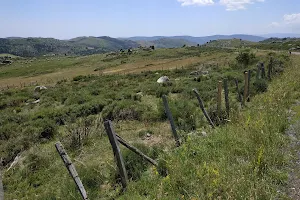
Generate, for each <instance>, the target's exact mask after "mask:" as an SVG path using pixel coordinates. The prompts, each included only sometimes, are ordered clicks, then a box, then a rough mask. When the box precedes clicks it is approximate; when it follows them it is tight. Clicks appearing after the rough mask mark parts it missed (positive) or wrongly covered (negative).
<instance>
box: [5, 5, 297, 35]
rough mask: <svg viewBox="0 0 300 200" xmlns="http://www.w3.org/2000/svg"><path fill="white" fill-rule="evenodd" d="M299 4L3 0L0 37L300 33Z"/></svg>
mask: <svg viewBox="0 0 300 200" xmlns="http://www.w3.org/2000/svg"><path fill="white" fill-rule="evenodd" d="M299 1H300V0H0V37H2V38H3V37H12V36H18V37H52V38H58V39H70V38H74V37H78V36H110V37H131V36H175V35H191V36H207V35H215V34H226V35H229V34H253V35H262V34H267V33H297V34H300V2H299Z"/></svg>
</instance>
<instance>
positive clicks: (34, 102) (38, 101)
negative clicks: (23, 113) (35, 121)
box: [32, 99, 41, 104]
mask: <svg viewBox="0 0 300 200" xmlns="http://www.w3.org/2000/svg"><path fill="white" fill-rule="evenodd" d="M40 101H41V100H40V99H38V100H36V101H33V102H32V103H33V104H37V103H40Z"/></svg>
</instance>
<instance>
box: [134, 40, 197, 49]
mask: <svg viewBox="0 0 300 200" xmlns="http://www.w3.org/2000/svg"><path fill="white" fill-rule="evenodd" d="M136 42H137V43H138V44H140V45H141V46H152V45H154V46H155V47H156V48H178V47H182V46H183V45H188V46H192V45H197V43H194V42H190V41H188V40H184V39H175V38H160V39H157V40H153V41H152V40H151V41H150V40H142V41H136Z"/></svg>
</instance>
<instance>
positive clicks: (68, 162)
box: [55, 142, 88, 200]
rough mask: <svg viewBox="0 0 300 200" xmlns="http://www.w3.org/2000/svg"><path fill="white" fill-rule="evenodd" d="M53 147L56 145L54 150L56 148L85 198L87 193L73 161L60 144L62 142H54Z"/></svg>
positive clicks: (85, 198) (85, 199)
mask: <svg viewBox="0 0 300 200" xmlns="http://www.w3.org/2000/svg"><path fill="white" fill-rule="evenodd" d="M55 147H56V150H57V152H58V154H59V155H60V157H61V159H62V160H63V162H64V164H65V166H66V168H67V169H68V171H69V173H70V175H71V177H72V178H73V180H74V182H75V184H76V186H77V188H78V190H79V192H80V194H81V197H82V199H84V200H87V199H88V197H87V193H86V191H85V189H84V186H83V184H82V182H81V180H80V178H79V175H78V173H77V171H76V169H75V166H74V165H73V163H72V161H71V159H70V157H69V156H68V154H67V152H66V151H65V149H64V147H63V146H62V144H61V143H60V142H57V143H56V144H55Z"/></svg>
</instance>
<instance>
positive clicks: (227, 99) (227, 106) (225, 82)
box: [224, 79, 230, 118]
mask: <svg viewBox="0 0 300 200" xmlns="http://www.w3.org/2000/svg"><path fill="white" fill-rule="evenodd" d="M224 94H225V107H226V113H227V118H229V112H230V107H229V96H228V95H229V90H228V81H227V79H224Z"/></svg>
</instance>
